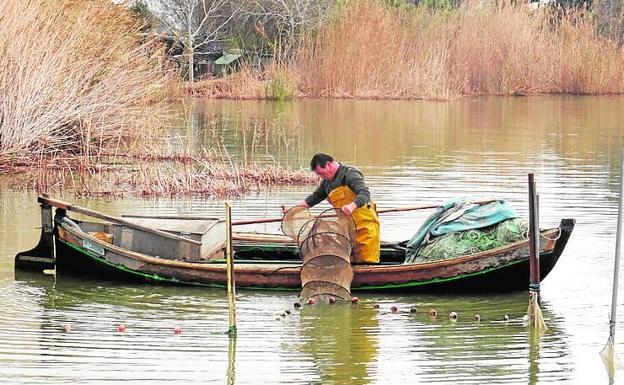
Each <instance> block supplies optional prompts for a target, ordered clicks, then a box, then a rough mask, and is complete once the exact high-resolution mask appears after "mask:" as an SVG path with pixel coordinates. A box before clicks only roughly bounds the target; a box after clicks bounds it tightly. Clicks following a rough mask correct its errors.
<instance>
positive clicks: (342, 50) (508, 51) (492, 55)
mask: <svg viewBox="0 0 624 385" xmlns="http://www.w3.org/2000/svg"><path fill="white" fill-rule="evenodd" d="M547 16H548V15H546V14H545V13H543V12H542V11H539V12H530V11H529V10H528V9H527V8H526V6H525V5H518V6H512V5H504V6H500V5H499V6H497V5H494V4H493V3H492V4H489V5H488V4H487V3H486V4H481V5H480V6H478V7H477V6H470V5H465V6H463V7H461V8H460V9H458V10H455V11H447V10H443V11H435V10H431V9H428V8H425V7H415V8H399V9H396V8H389V7H386V6H383V5H382V4H380V3H379V2H376V1H358V2H352V3H351V5H350V6H348V7H347V8H346V9H345V10H344V11H343V12H342V13H341V15H340V16H339V17H338V18H337V19H335V20H334V21H333V22H332V23H330V24H329V25H327V26H326V27H325V28H323V29H322V30H321V31H320V32H319V33H318V35H317V36H316V38H315V39H314V40H313V41H312V42H311V44H310V46H309V47H306V48H305V49H304V50H303V51H302V52H301V56H300V60H299V62H298V65H299V67H300V68H301V70H300V71H299V72H300V73H302V74H305V75H304V76H303V79H302V81H303V88H304V89H306V90H309V92H310V93H312V94H315V95H319V96H347V97H399V98H400V97H416V98H434V99H448V98H451V97H455V96H461V95H473V94H536V93H573V94H612V93H621V92H624V76H623V74H624V57H623V52H622V50H621V48H620V47H618V46H617V45H616V44H615V43H613V42H611V41H608V40H606V39H604V38H602V37H600V36H599V34H598V33H597V27H596V25H595V23H594V21H593V18H592V17H591V15H589V14H588V13H586V12H583V11H576V12H570V13H568V14H566V15H564V16H563V18H562V20H561V21H559V22H557V23H551V20H552V18H549V17H547Z"/></svg>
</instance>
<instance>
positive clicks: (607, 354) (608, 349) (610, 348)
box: [600, 148, 624, 377]
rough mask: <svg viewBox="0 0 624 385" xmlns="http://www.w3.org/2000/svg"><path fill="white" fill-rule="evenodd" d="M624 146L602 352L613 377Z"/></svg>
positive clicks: (616, 365)
mask: <svg viewBox="0 0 624 385" xmlns="http://www.w3.org/2000/svg"><path fill="white" fill-rule="evenodd" d="M623 200H624V148H622V153H621V155H620V197H619V201H618V219H617V228H616V239H615V266H614V267H613V291H612V294H611V318H610V320H609V340H608V341H607V344H606V345H605V347H604V348H603V349H602V351H601V352H600V355H601V356H602V359H603V361H604V363H605V365H606V367H607V371H608V372H609V376H610V377H612V376H613V374H614V372H615V370H616V369H619V368H620V366H621V363H620V361H619V360H618V358H617V356H616V354H615V349H614V345H615V324H616V316H617V296H618V279H619V275H620V250H621V245H622V212H623V210H624V203H623Z"/></svg>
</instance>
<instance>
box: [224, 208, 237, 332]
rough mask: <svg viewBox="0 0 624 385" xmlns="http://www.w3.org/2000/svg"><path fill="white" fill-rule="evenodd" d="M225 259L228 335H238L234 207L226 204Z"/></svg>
mask: <svg viewBox="0 0 624 385" xmlns="http://www.w3.org/2000/svg"><path fill="white" fill-rule="evenodd" d="M225 229H226V230H225V231H226V236H225V259H226V262H227V294H228V308H229V328H228V331H227V334H229V335H230V336H232V335H236V332H237V330H236V277H235V274H234V247H233V244H232V206H230V202H225Z"/></svg>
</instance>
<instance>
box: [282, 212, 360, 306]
mask: <svg viewBox="0 0 624 385" xmlns="http://www.w3.org/2000/svg"><path fill="white" fill-rule="evenodd" d="M282 231H283V232H284V234H286V235H287V236H289V237H291V238H293V239H294V240H296V241H297V244H298V245H299V250H300V252H301V258H302V259H303V266H302V267H301V287H302V289H301V293H300V294H299V297H300V298H302V299H303V300H307V299H308V298H311V297H329V296H334V297H337V298H342V299H344V300H349V299H350V298H351V281H352V280H353V269H352V268H351V262H350V260H351V251H352V249H353V240H354V239H355V222H354V221H353V218H351V216H350V215H345V214H343V213H342V211H340V210H337V209H329V210H326V211H325V212H323V213H322V214H321V215H319V216H318V217H316V218H314V217H313V216H312V214H311V213H310V211H309V210H308V209H307V208H305V207H303V206H297V207H295V208H293V209H291V210H289V211H288V212H287V213H286V214H285V215H284V218H283V219H282Z"/></svg>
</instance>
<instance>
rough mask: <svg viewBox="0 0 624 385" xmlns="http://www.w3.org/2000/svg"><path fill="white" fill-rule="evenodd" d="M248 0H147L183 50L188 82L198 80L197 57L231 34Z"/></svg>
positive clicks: (146, 2) (166, 29)
mask: <svg viewBox="0 0 624 385" xmlns="http://www.w3.org/2000/svg"><path fill="white" fill-rule="evenodd" d="M245 3H246V1H245V0H146V1H145V4H146V5H147V6H148V7H149V8H150V10H151V11H152V13H153V14H154V17H155V18H156V20H157V21H158V22H159V23H160V24H161V28H162V29H164V31H163V33H167V34H170V35H171V36H172V37H173V39H174V40H175V42H177V43H178V44H180V45H181V47H183V56H184V57H185V59H186V60H187V62H188V80H189V82H191V83H192V82H193V81H194V80H195V73H194V68H195V55H196V54H197V53H198V52H201V51H202V50H203V51H210V49H209V48H210V47H209V46H210V45H211V44H212V43H217V42H223V41H225V40H226V39H228V38H229V37H230V35H231V24H232V22H233V20H235V18H236V16H237V15H238V14H239V12H240V11H241V9H243V7H244V6H245Z"/></svg>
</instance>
